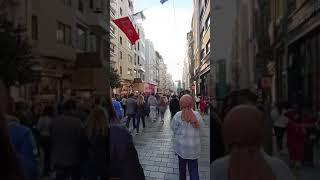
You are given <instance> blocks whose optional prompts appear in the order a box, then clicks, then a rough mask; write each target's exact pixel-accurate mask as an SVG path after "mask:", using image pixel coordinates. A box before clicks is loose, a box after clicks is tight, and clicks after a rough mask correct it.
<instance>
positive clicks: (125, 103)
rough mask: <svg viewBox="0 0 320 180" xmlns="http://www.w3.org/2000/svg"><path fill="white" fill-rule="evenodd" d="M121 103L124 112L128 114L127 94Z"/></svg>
mask: <svg viewBox="0 0 320 180" xmlns="http://www.w3.org/2000/svg"><path fill="white" fill-rule="evenodd" d="M121 105H122V109H123V114H124V115H126V114H127V112H126V107H127V95H124V96H123V98H122V99H121Z"/></svg>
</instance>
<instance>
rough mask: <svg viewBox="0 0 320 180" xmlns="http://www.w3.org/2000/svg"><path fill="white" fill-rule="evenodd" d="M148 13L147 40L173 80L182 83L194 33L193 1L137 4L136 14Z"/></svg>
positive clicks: (141, 1)
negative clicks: (140, 12)
mask: <svg viewBox="0 0 320 180" xmlns="http://www.w3.org/2000/svg"><path fill="white" fill-rule="evenodd" d="M143 9H146V10H145V11H144V15H145V17H146V19H145V20H144V21H141V23H142V26H143V28H144V32H145V36H146V38H147V39H150V40H151V41H152V42H153V44H154V47H155V50H157V51H158V52H159V53H160V54H161V55H162V57H163V60H164V62H165V63H166V64H167V67H168V72H169V73H170V74H171V75H172V78H173V80H181V79H182V69H183V60H184V58H185V56H186V50H187V49H186V48H187V33H188V32H189V31H190V30H191V19H192V12H193V10H192V0H168V1H167V2H166V3H164V4H161V3H160V0H134V11H135V12H138V11H140V10H143Z"/></svg>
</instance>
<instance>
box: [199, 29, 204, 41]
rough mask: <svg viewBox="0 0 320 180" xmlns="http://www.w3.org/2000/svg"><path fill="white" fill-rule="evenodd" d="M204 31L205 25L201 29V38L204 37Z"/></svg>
mask: <svg viewBox="0 0 320 180" xmlns="http://www.w3.org/2000/svg"><path fill="white" fill-rule="evenodd" d="M203 33H204V27H203V28H202V30H201V33H200V39H202V37H203Z"/></svg>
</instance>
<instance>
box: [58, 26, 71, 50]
mask: <svg viewBox="0 0 320 180" xmlns="http://www.w3.org/2000/svg"><path fill="white" fill-rule="evenodd" d="M57 42H58V43H61V44H65V45H71V28H70V26H68V25H65V24H63V23H61V22H58V28H57Z"/></svg>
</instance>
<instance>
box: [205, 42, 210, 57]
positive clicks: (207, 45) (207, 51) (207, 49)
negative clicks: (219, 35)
mask: <svg viewBox="0 0 320 180" xmlns="http://www.w3.org/2000/svg"><path fill="white" fill-rule="evenodd" d="M209 52H210V41H209V42H208V43H207V44H206V53H207V54H208V53H209Z"/></svg>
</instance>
